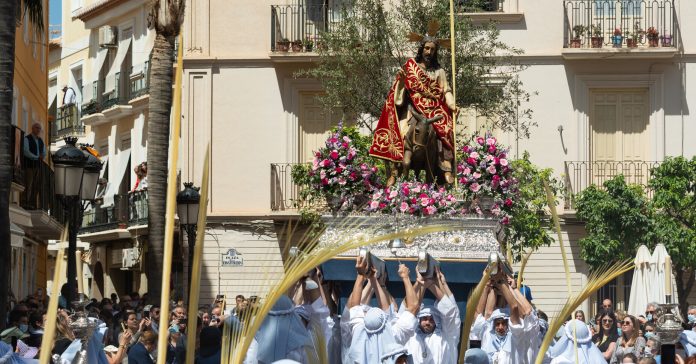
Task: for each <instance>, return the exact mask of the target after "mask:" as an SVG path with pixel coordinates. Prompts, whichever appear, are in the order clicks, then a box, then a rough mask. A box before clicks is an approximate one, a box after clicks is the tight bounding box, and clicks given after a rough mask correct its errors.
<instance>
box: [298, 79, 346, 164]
mask: <svg viewBox="0 0 696 364" xmlns="http://www.w3.org/2000/svg"><path fill="white" fill-rule="evenodd" d="M319 96H321V93H319V92H301V93H300V117H299V135H298V141H299V143H298V146H299V150H298V153H297V156H298V162H300V163H304V162H309V161H311V160H312V159H313V158H314V151H315V150H317V149H319V147H322V146H324V142H325V141H326V137H327V135H328V133H329V130H330V129H331V127H332V126H333V125H336V124H337V123H338V120H333V116H332V114H333V113H331V112H330V111H327V110H326V109H325V108H324V107H323V106H322V105H321V103H320V102H319Z"/></svg>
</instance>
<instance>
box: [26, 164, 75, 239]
mask: <svg viewBox="0 0 696 364" xmlns="http://www.w3.org/2000/svg"><path fill="white" fill-rule="evenodd" d="M22 163H23V164H22V174H23V176H24V181H22V185H24V188H25V189H24V192H22V194H21V198H20V206H21V207H22V208H23V209H24V210H27V211H28V212H29V213H30V214H31V221H32V227H31V231H32V233H33V234H35V235H37V236H39V237H41V238H44V239H57V238H58V236H59V234H60V232H61V231H62V228H63V225H64V223H65V221H66V216H65V210H64V208H63V205H62V204H61V203H60V201H59V200H58V198H57V197H56V194H55V175H54V172H53V170H52V169H51V167H50V166H49V165H48V164H47V163H46V162H44V161H38V162H35V165H34V166H31V165H30V164H29V163H28V161H26V160H23V161H22Z"/></svg>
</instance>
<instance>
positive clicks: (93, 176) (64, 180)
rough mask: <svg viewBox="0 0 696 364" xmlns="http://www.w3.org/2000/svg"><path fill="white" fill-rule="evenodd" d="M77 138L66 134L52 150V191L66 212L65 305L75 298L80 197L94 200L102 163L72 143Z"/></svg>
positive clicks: (80, 214)
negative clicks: (53, 171) (53, 173)
mask: <svg viewBox="0 0 696 364" xmlns="http://www.w3.org/2000/svg"><path fill="white" fill-rule="evenodd" d="M76 143H77V138H75V137H67V138H65V145H64V146H62V147H61V148H60V149H58V151H56V152H55V153H54V154H53V164H54V168H55V193H56V195H58V197H59V200H60V201H61V202H62V204H63V207H64V208H65V211H66V213H67V214H66V215H67V216H68V269H67V284H68V292H69V295H70V296H69V297H66V300H67V303H68V305H69V304H70V303H71V302H72V301H73V300H74V299H75V289H76V286H75V285H76V279H77V262H76V257H75V252H76V251H77V233H78V231H79V230H80V226H81V225H82V213H83V212H84V208H85V207H86V206H85V205H83V203H82V200H86V202H89V201H91V200H94V196H95V194H96V190H97V180H98V179H99V171H101V168H102V163H101V161H99V158H97V157H95V156H94V155H92V154H91V153H89V152H87V151H86V150H82V149H80V148H78V147H76V146H75V144H76Z"/></svg>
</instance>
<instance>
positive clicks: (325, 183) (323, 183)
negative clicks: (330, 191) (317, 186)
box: [321, 178, 329, 186]
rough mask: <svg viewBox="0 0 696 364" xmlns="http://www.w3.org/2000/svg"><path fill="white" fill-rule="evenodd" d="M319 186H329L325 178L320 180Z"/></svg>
mask: <svg viewBox="0 0 696 364" xmlns="http://www.w3.org/2000/svg"><path fill="white" fill-rule="evenodd" d="M321 184H322V185H323V186H327V185H328V184H329V180H328V179H326V178H322V179H321Z"/></svg>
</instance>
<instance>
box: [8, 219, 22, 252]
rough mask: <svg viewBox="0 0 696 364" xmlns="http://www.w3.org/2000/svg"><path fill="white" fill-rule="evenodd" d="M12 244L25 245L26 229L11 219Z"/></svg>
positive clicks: (18, 246) (16, 245) (17, 246)
mask: <svg viewBox="0 0 696 364" xmlns="http://www.w3.org/2000/svg"><path fill="white" fill-rule="evenodd" d="M10 245H11V246H13V247H16V248H21V247H23V246H24V230H22V228H21V227H19V226H17V225H16V224H15V223H13V222H12V221H10Z"/></svg>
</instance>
